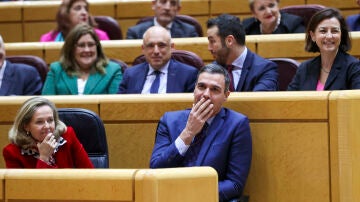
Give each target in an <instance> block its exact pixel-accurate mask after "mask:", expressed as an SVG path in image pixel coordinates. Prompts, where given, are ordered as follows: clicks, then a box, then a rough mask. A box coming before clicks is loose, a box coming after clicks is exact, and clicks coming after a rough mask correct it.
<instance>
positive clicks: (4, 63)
mask: <svg viewBox="0 0 360 202" xmlns="http://www.w3.org/2000/svg"><path fill="white" fill-rule="evenodd" d="M5 67H6V60H4V62H3V65H2V66H0V69H5Z"/></svg>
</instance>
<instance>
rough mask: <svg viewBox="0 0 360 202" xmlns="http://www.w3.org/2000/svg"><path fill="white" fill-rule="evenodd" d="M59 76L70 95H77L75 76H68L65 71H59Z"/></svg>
mask: <svg viewBox="0 0 360 202" xmlns="http://www.w3.org/2000/svg"><path fill="white" fill-rule="evenodd" d="M61 78H62V80H63V81H64V83H65V85H66V87H67V88H68V90H69V91H70V94H71V95H77V94H78V89H77V78H78V77H76V76H69V75H68V74H67V73H66V72H65V71H61Z"/></svg>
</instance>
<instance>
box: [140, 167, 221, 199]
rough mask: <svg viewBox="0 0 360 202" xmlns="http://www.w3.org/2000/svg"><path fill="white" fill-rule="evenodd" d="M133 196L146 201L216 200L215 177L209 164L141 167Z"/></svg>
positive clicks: (216, 182)
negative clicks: (189, 166)
mask: <svg viewBox="0 0 360 202" xmlns="http://www.w3.org/2000/svg"><path fill="white" fill-rule="evenodd" d="M135 199H136V201H139V202H140V201H144V202H145V201H146V202H168V201H171V202H183V201H188V202H197V201H206V202H218V201H219V195H218V179H217V173H216V171H215V169H213V168H210V167H192V168H168V169H141V170H139V171H138V172H137V173H136V177H135Z"/></svg>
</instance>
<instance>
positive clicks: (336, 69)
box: [324, 52, 346, 90]
mask: <svg viewBox="0 0 360 202" xmlns="http://www.w3.org/2000/svg"><path fill="white" fill-rule="evenodd" d="M340 54H342V53H340V52H338V54H337V55H336V58H335V60H334V64H333V65H332V67H331V70H330V74H329V76H328V78H327V79H326V82H325V86H324V90H328V89H330V86H331V85H332V84H333V83H334V82H335V79H336V77H337V76H338V75H339V74H340V72H341V67H345V66H346V61H344V60H343V61H341V60H340V58H344V57H340V56H339V55H340Z"/></svg>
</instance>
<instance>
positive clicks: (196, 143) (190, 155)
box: [184, 122, 208, 167]
mask: <svg viewBox="0 0 360 202" xmlns="http://www.w3.org/2000/svg"><path fill="white" fill-rule="evenodd" d="M207 128H208V124H207V123H206V122H205V124H204V126H203V128H202V129H201V131H200V133H199V134H197V135H196V136H195V137H194V140H193V141H192V143H191V144H190V147H189V149H188V150H187V151H186V154H185V159H184V166H188V167H190V166H195V163H196V161H197V158H198V156H199V153H200V150H201V147H202V143H203V142H204V140H205V137H206V133H207Z"/></svg>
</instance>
